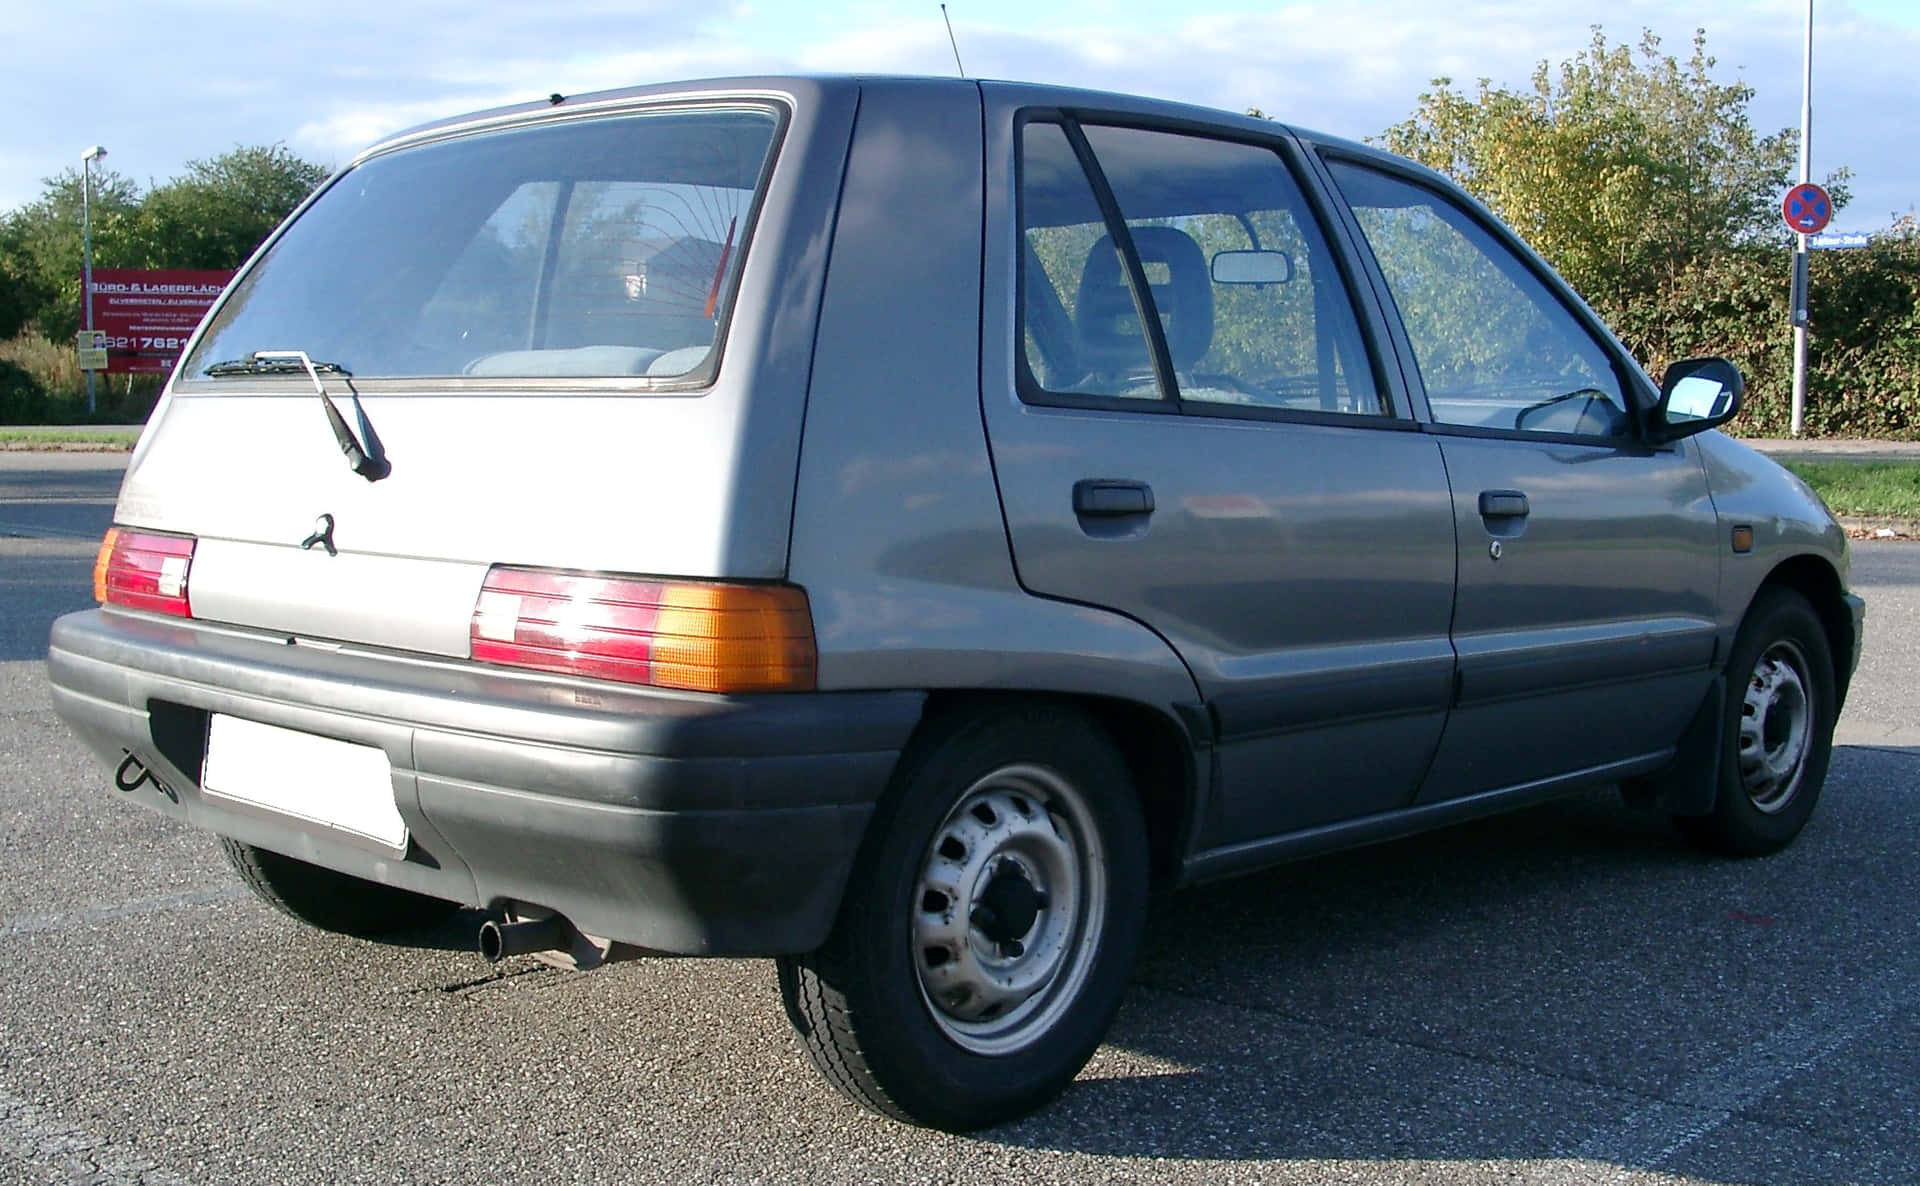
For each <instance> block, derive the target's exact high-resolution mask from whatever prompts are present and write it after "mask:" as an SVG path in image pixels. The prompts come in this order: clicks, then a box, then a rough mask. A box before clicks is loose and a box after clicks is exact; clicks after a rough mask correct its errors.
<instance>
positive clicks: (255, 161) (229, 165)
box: [136, 144, 327, 268]
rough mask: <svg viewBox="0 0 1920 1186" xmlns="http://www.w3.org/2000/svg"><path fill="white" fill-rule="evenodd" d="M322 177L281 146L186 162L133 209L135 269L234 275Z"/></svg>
mask: <svg viewBox="0 0 1920 1186" xmlns="http://www.w3.org/2000/svg"><path fill="white" fill-rule="evenodd" d="M326 177H327V170H326V169H325V168H323V167H321V166H320V165H316V164H314V163H313V162H311V161H306V160H302V159H301V158H299V157H298V156H295V155H294V154H293V153H292V152H290V151H288V149H287V147H286V146H285V145H282V144H273V145H255V146H251V147H241V148H236V149H234V150H233V151H232V152H229V153H226V154H224V155H222V156H217V157H214V158H213V159H212V160H206V161H189V162H188V163H187V168H186V171H185V172H184V173H183V174H181V175H180V176H178V177H175V178H174V179H173V180H171V181H169V182H167V183H166V184H165V185H162V186H159V187H157V188H156V189H154V190H153V191H152V192H150V193H149V194H147V196H146V200H145V201H143V202H141V203H140V215H139V228H140V229H139V239H140V249H141V251H142V252H143V253H144V254H143V258H142V259H141V261H140V262H139V264H137V265H136V266H139V267H149V268H237V267H239V266H240V265H241V264H242V263H245V262H246V259H247V257H248V256H249V255H251V254H253V249H254V248H256V247H258V246H259V245H260V242H261V240H263V239H265V238H266V237H267V236H268V235H269V234H271V233H272V231H273V228H275V227H276V226H279V225H280V222H281V220H282V219H284V218H286V216H287V215H288V214H289V213H291V212H292V211H293V208H294V207H295V206H298V205H299V204H300V203H301V202H303V201H305V200H306V197H307V195H308V194H310V193H312V192H313V188H314V187H315V186H317V185H319V184H320V183H321V182H322V181H324V180H326Z"/></svg>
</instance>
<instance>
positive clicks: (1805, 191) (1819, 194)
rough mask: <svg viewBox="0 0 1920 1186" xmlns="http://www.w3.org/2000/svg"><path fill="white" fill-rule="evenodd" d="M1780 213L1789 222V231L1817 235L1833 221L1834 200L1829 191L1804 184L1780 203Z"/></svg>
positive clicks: (1793, 189) (1791, 191)
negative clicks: (1829, 195) (1828, 193)
mask: <svg viewBox="0 0 1920 1186" xmlns="http://www.w3.org/2000/svg"><path fill="white" fill-rule="evenodd" d="M1780 213H1781V214H1782V215H1783V216H1784V217H1785V218H1786V220H1787V229H1788V230H1790V231H1793V232H1794V233H1795V234H1800V235H1817V234H1819V233H1820V232H1821V231H1824V230H1826V229H1827V223H1828V222H1830V221H1831V220H1832V219H1833V199H1832V198H1830V197H1828V196H1827V191H1826V190H1824V189H1822V188H1820V187H1819V186H1817V185H1815V184H1813V183H1812V182H1810V181H1808V182H1802V183H1801V184H1799V185H1796V186H1794V187H1793V188H1792V189H1790V190H1788V191H1787V196H1786V199H1785V200H1784V201H1782V202H1781V203H1780Z"/></svg>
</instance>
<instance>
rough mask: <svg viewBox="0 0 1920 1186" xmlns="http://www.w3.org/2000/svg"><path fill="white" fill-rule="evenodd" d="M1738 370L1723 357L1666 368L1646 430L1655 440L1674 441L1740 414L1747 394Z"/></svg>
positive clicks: (1696, 360)
mask: <svg viewBox="0 0 1920 1186" xmlns="http://www.w3.org/2000/svg"><path fill="white" fill-rule="evenodd" d="M1746 389H1747V385H1746V382H1745V380H1743V379H1741V378H1740V369H1739V368H1738V367H1736V366H1734V365H1733V364H1732V363H1730V362H1728V361H1727V360H1726V359H1724V358H1689V359H1686V360H1685V361H1683V362H1676V363H1674V364H1673V365H1672V366H1670V367H1668V368H1667V373H1666V376H1665V378H1663V379H1662V380H1661V382H1660V402H1659V403H1658V404H1655V405H1654V408H1653V415H1652V417H1651V418H1650V421H1649V424H1648V428H1649V431H1650V435H1651V436H1652V438H1653V439H1654V440H1655V441H1658V442H1663V443H1664V442H1666V441H1677V440H1679V439H1680V438H1681V437H1689V436H1692V435H1693V434H1694V433H1696V432H1705V431H1706V430H1707V429H1709V428H1717V427H1719V426H1720V425H1722V424H1725V423H1726V422H1727V421H1729V420H1731V419H1733V418H1734V417H1735V416H1736V415H1738V414H1739V412H1740V397H1741V396H1742V395H1744V394H1745V393H1746Z"/></svg>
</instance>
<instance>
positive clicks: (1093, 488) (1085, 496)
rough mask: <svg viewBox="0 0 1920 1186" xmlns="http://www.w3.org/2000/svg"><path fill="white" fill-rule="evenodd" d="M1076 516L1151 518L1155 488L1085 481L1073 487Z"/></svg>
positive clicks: (1134, 484)
mask: <svg viewBox="0 0 1920 1186" xmlns="http://www.w3.org/2000/svg"><path fill="white" fill-rule="evenodd" d="M1073 513H1074V514H1076V515H1080V516H1083V517H1085V518H1089V519H1118V518H1123V517H1125V516H1127V515H1151V514H1152V513H1153V487H1151V486H1149V485H1147V484H1146V483H1145V482H1127V481H1116V480H1114V479H1110V478H1084V479H1082V480H1081V481H1078V482H1075V483H1074V484H1073Z"/></svg>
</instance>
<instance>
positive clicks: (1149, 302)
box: [1021, 123, 1383, 415]
mask: <svg viewBox="0 0 1920 1186" xmlns="http://www.w3.org/2000/svg"><path fill="white" fill-rule="evenodd" d="M1082 131H1083V134H1084V135H1085V137H1086V142H1087V146H1088V148H1089V150H1090V155H1091V157H1092V159H1093V160H1094V161H1095V162H1096V167H1097V172H1098V175H1099V176H1100V177H1101V179H1103V180H1104V182H1105V183H1106V185H1107V186H1108V187H1109V188H1110V190H1111V192H1112V194H1113V198H1114V203H1115V206H1116V207H1117V212H1118V215H1119V217H1120V219H1121V221H1122V222H1123V223H1124V225H1125V228H1126V233H1125V235H1124V236H1123V241H1124V242H1125V243H1126V244H1130V246H1131V249H1132V251H1133V252H1134V253H1135V258H1136V259H1137V260H1138V264H1139V273H1138V275H1137V276H1136V274H1135V273H1134V272H1133V271H1132V269H1131V268H1129V267H1128V265H1127V260H1126V258H1125V257H1124V256H1123V255H1122V254H1121V252H1120V249H1119V246H1118V245H1116V242H1115V238H1114V234H1113V228H1112V227H1110V226H1109V224H1108V223H1107V221H1106V220H1105V219H1104V218H1103V217H1102V211H1101V208H1100V205H1099V203H1098V202H1097V200H1096V199H1095V197H1094V192H1095V191H1094V190H1093V188H1092V185H1091V183H1090V180H1089V178H1088V177H1087V175H1086V174H1085V172H1084V170H1083V169H1082V168H1081V165H1080V162H1079V160H1078V159H1077V157H1076V156H1075V154H1074V152H1073V149H1072V145H1071V142H1070V140H1069V139H1068V136H1067V133H1066V131H1065V129H1064V128H1063V127H1062V126H1061V125H1058V124H1042V123H1031V124H1028V125H1027V127H1026V130H1025V133H1024V135H1023V138H1022V146H1023V157H1022V204H1021V211H1022V228H1023V230H1022V237H1023V245H1022V251H1023V254H1024V260H1025V266H1024V268H1023V269H1022V280H1023V284H1022V293H1021V310H1022V317H1023V335H1022V337H1023V347H1024V351H1025V360H1026V363H1027V370H1028V374H1029V375H1030V376H1031V378H1032V379H1033V381H1034V382H1036V383H1037V384H1038V385H1039V386H1040V387H1042V388H1045V389H1046V390H1048V391H1055V392H1062V393H1071V394H1079V395H1128V396H1139V397H1154V396H1157V395H1159V394H1161V393H1160V391H1159V387H1158V380H1157V378H1156V373H1155V369H1154V366H1153V358H1152V354H1151V340H1150V338H1149V337H1148V336H1147V334H1146V333H1145V331H1144V323H1143V321H1142V319H1141V313H1140V310H1141V308H1142V307H1145V308H1148V309H1150V310H1151V314H1150V315H1151V316H1153V317H1154V318H1156V319H1157V321H1158V323H1159V327H1160V331H1161V333H1160V338H1161V340H1162V341H1163V342H1164V343H1165V347H1166V354H1167V361H1168V362H1169V363H1170V364H1171V370H1172V372H1173V378H1174V382H1175V386H1176V390H1177V394H1178V396H1179V398H1180V399H1181V400H1182V401H1185V402H1187V403H1190V404H1195V403H1197V404H1208V405H1219V406H1237V407H1246V408H1266V409H1275V410H1292V411H1303V412H1334V413H1342V412H1344V413H1357V414H1363V415H1380V414H1382V412H1383V405H1382V401H1381V399H1380V396H1379V392H1378V389H1377V388H1376V386H1375V384H1374V380H1373V375H1372V371H1371V369H1370V367H1369V365H1368V362H1367V355H1366V351H1365V347H1364V345H1363V343H1362V339H1361V336H1360V331H1359V326H1358V323H1357V321H1356V319H1355V316H1354V312H1353V308H1352V305H1351V303H1350V301H1349V299H1348V296H1347V291H1346V287H1345V285H1344V283H1343V281H1342V280H1341V277H1340V272H1339V270H1338V268H1337V267H1336V266H1335V265H1334V263H1333V260H1332V257H1331V254H1330V252H1329V249H1328V247H1327V244H1326V241H1325V239H1324V238H1323V237H1322V236H1321V234H1320V231H1319V228H1318V226H1317V225H1316V223H1315V222H1314V220H1313V218H1312V215H1311V214H1310V213H1309V211H1308V209H1307V206H1306V202H1305V199H1304V197H1303V196H1302V194H1301V192H1300V190H1299V187H1298V185H1297V184H1296V183H1295V182H1294V180H1293V178H1292V176H1291V174H1290V173H1289V172H1288V171H1287V168H1286V165H1285V164H1284V163H1283V162H1282V161H1281V159H1280V157H1279V156H1278V155H1277V154H1276V153H1275V152H1273V151H1272V150H1271V149H1269V148H1263V147H1261V146H1258V145H1252V144H1242V143H1236V142H1232V141H1225V140H1214V139H1208V138H1205V137H1200V136H1190V135H1184V134H1176V133H1170V132H1158V131H1149V130H1145V129H1140V128H1129V127H1118V126H1109V125H1096V124H1087V125H1084V126H1083V128H1082ZM1142 282H1143V284H1142ZM1137 287H1138V288H1139V290H1136V289H1137Z"/></svg>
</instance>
